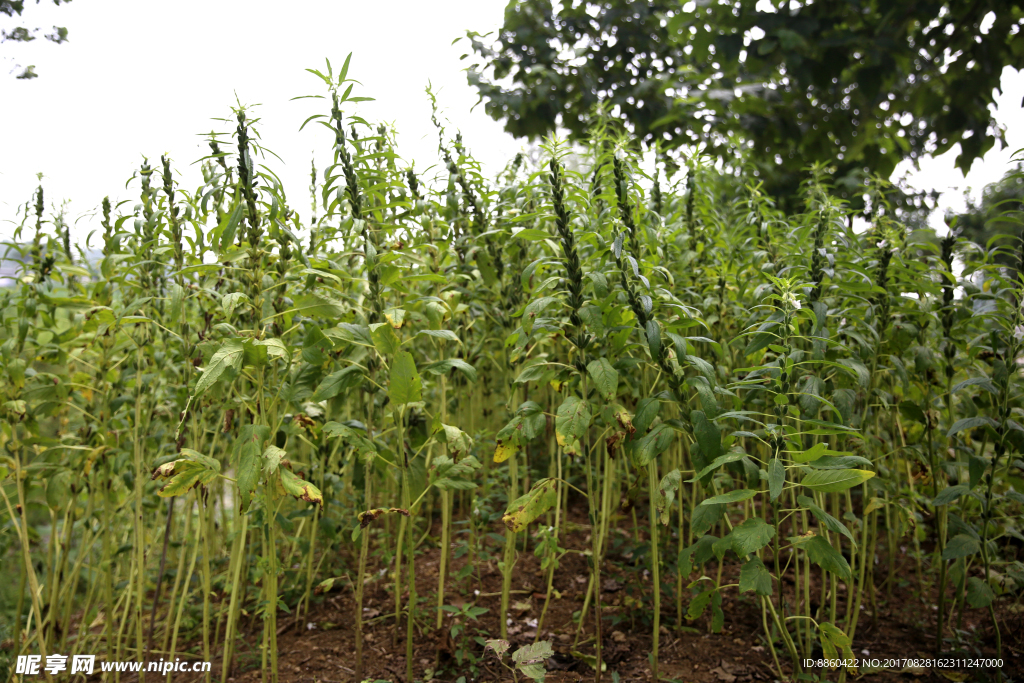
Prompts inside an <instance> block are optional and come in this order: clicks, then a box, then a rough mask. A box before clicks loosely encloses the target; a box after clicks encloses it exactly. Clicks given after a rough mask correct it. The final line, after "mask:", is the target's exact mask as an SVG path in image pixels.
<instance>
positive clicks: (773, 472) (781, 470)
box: [768, 458, 786, 502]
mask: <svg viewBox="0 0 1024 683" xmlns="http://www.w3.org/2000/svg"><path fill="white" fill-rule="evenodd" d="M785 484H786V466H785V465H783V464H782V460H781V459H779V458H772V461H771V463H770V464H769V465H768V497H769V498H770V499H771V501H772V502H775V500H776V499H777V498H778V497H779V496H781V495H782V487H783V486H784V485H785Z"/></svg>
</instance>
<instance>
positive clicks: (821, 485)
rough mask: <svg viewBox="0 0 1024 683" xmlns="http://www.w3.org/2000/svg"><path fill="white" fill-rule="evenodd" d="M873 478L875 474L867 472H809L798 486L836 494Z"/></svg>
mask: <svg viewBox="0 0 1024 683" xmlns="http://www.w3.org/2000/svg"><path fill="white" fill-rule="evenodd" d="M873 476H875V473H874V472H869V471H867V470H811V471H809V472H806V473H805V474H804V477H803V479H801V480H800V485H801V486H806V487H807V488H809V489H811V490H813V491H820V492H822V493H837V492H839V491H845V490H846V489H848V488H852V487H854V486H856V485H857V484H863V483H864V482H866V481H867V480H868V479H870V478H871V477H873Z"/></svg>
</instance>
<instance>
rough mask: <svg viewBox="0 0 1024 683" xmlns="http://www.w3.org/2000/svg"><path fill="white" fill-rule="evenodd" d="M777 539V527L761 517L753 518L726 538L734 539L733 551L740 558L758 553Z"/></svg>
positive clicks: (745, 521) (737, 527)
mask: <svg viewBox="0 0 1024 683" xmlns="http://www.w3.org/2000/svg"><path fill="white" fill-rule="evenodd" d="M774 537H775V527H773V526H771V525H769V524H767V523H766V522H765V521H764V520H763V519H761V518H760V517H751V518H750V519H747V520H744V521H743V523H742V524H739V525H737V526H735V527H733V530H732V531H731V532H730V533H729V535H728V536H727V537H726V538H729V539H732V549H733V551H734V552H735V553H736V554H737V555H738V556H740V557H746V556H747V555H749V554H751V553H756V552H757V551H758V550H760V549H761V548H763V547H765V546H766V545H768V543H770V542H771V540H772V538H774Z"/></svg>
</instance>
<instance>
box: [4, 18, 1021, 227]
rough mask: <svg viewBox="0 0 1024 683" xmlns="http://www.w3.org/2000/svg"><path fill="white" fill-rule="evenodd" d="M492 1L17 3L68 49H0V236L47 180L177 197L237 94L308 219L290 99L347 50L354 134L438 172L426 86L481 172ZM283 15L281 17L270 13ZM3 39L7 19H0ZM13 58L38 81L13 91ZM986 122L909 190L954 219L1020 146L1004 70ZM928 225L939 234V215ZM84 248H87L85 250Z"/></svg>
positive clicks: (491, 142)
mask: <svg viewBox="0 0 1024 683" xmlns="http://www.w3.org/2000/svg"><path fill="white" fill-rule="evenodd" d="M504 6H505V0H431V1H429V2H424V1H422V0H420V1H411V0H391V1H390V2H378V3H368V2H352V1H351V0H335V1H334V2H310V1H306V0H294V1H293V2H291V3H286V4H284V5H282V4H281V3H279V2H274V3H270V2H263V1H260V0H248V1H247V2H241V1H238V0H177V1H176V2H170V3H168V2H162V3H155V2H143V1H141V0H76V1H75V2H72V3H71V4H69V5H61V6H60V7H55V6H54V5H53V4H52V3H50V2H48V1H47V2H44V3H43V4H39V5H36V4H35V3H34V2H31V0H29V2H27V3H26V10H25V16H24V18H23V23H24V24H25V25H26V26H29V27H35V26H42V27H46V28H47V29H48V28H49V27H50V26H53V25H58V26H66V27H67V28H68V29H69V32H70V33H69V38H70V42H68V43H66V44H64V45H60V46H57V45H54V44H52V43H50V42H47V41H44V40H42V39H39V40H36V41H34V42H32V43H28V44H24V43H18V44H12V43H5V44H2V45H0V56H2V58H3V59H2V61H0V68H2V73H0V103H2V106H0V130H2V131H4V134H3V138H2V139H0V237H8V236H10V234H11V231H12V229H13V226H12V225H10V224H9V223H6V222H3V221H5V220H9V219H13V218H14V216H15V212H16V210H17V207H18V205H20V204H22V203H24V202H25V201H26V200H27V199H29V198H30V196H31V194H32V191H33V189H34V188H35V186H36V184H37V181H36V173H38V172H42V173H44V174H45V178H44V181H43V183H44V188H45V192H46V200H47V205H48V206H50V205H51V204H52V203H55V202H58V201H61V200H70V201H71V203H70V205H69V207H68V216H69V217H70V218H71V219H72V220H73V219H75V218H76V217H78V216H80V215H82V214H85V213H87V212H88V211H90V210H91V209H93V208H95V207H96V206H97V205H98V204H99V202H100V201H101V200H102V198H103V197H104V196H105V195H110V197H111V199H113V200H117V199H133V200H134V199H135V198H136V197H137V186H136V185H133V186H132V187H131V188H130V189H128V190H126V189H125V183H126V181H127V180H128V179H129V178H130V177H131V175H132V173H133V171H134V170H135V169H137V168H138V166H139V164H140V163H141V162H142V157H143V156H146V157H148V158H149V159H150V163H151V164H152V165H153V166H159V158H160V155H161V154H164V153H166V154H169V155H170V157H171V158H172V159H173V161H174V168H175V170H176V171H177V172H178V173H180V174H181V175H182V184H183V187H185V188H187V189H189V190H192V189H195V188H196V187H198V186H199V184H200V183H201V175H200V173H199V168H198V166H197V165H192V162H194V161H195V160H196V159H198V158H200V157H201V156H203V155H204V154H206V153H207V151H208V149H207V147H206V144H205V142H204V140H203V139H202V138H201V137H200V135H201V134H203V133H206V132H209V131H210V130H211V129H214V130H219V131H226V130H229V127H228V126H227V125H225V124H224V123H220V122H216V121H212V120H211V119H214V118H218V117H229V116H230V115H231V106H232V105H233V104H234V103H235V95H236V94H237V96H238V99H239V100H240V101H241V102H242V103H243V104H257V103H259V104H261V105H262V106H260V107H258V108H256V109H255V110H254V113H255V114H256V115H258V116H260V117H262V119H263V120H262V122H261V124H260V126H259V131H260V133H261V135H262V138H263V142H264V144H265V145H266V146H267V147H269V148H270V149H272V150H273V151H274V152H276V153H277V154H278V155H280V156H281V158H282V159H284V161H285V164H284V165H283V166H282V164H281V162H279V161H277V160H273V162H272V163H271V164H270V165H271V167H272V168H273V169H274V170H275V172H277V173H278V175H279V176H280V177H281V179H282V180H283V181H284V184H285V189H286V191H287V192H288V196H289V199H290V202H291V204H292V205H293V206H294V207H295V208H297V209H298V210H299V211H300V213H301V214H302V215H303V216H308V210H309V208H308V204H309V200H308V196H309V195H308V186H309V164H310V160H311V157H312V156H313V155H314V150H316V152H315V155H316V157H317V166H318V168H319V169H320V170H321V171H322V170H323V167H324V163H325V162H326V161H327V160H328V159H329V154H330V144H331V141H330V137H329V134H327V132H326V131H325V130H324V129H323V128H322V127H319V126H307V128H306V130H304V131H303V132H301V133H300V132H299V131H298V128H299V125H300V124H301V123H302V121H303V120H305V119H306V118H307V117H308V116H310V115H311V114H316V113H326V112H327V111H328V110H329V104H328V103H327V102H326V101H323V100H298V101H294V102H293V101H290V100H291V98H293V97H296V96H298V95H307V94H323V93H324V89H323V84H322V83H321V82H320V81H319V79H317V78H316V77H314V76H312V75H310V74H308V73H306V72H305V71H304V69H305V68H307V67H314V68H321V69H322V68H323V66H324V60H325V58H327V59H330V60H331V63H332V64H333V65H334V66H335V69H337V68H339V67H340V66H341V64H342V63H343V62H344V59H345V56H346V55H347V54H348V53H349V52H352V53H354V54H353V57H352V65H351V68H350V71H349V75H350V77H352V78H356V79H358V80H359V81H360V82H361V83H362V86H358V85H357V86H356V89H355V90H354V91H353V94H359V95H363V96H368V97H373V98H375V100H376V101H375V102H372V103H366V104H362V105H359V106H360V109H359V110H358V113H359V114H361V115H362V116H363V117H364V118H367V119H368V120H377V121H387V122H392V123H394V124H395V126H396V128H397V129H398V131H399V138H398V143H399V145H398V151H399V153H400V154H401V155H402V156H403V157H405V158H406V159H409V160H415V161H416V167H417V168H418V169H424V168H426V167H427V166H430V165H432V164H434V163H436V159H437V157H436V149H437V136H436V132H435V131H434V128H433V126H432V124H431V122H430V104H429V100H428V99H427V97H426V95H425V93H424V88H425V86H426V85H427V82H428V81H431V82H432V83H433V85H434V88H435V90H438V91H439V99H440V102H441V104H442V106H443V107H444V108H445V113H446V116H447V118H448V119H449V120H450V122H451V126H450V131H451V132H454V131H455V130H456V129H458V130H461V131H462V133H463V137H464V139H465V142H466V144H467V146H468V147H469V149H470V151H471V152H472V153H473V154H474V155H475V156H476V157H477V158H478V159H480V160H481V161H482V162H484V164H485V165H486V166H487V167H488V168H489V169H491V170H492V171H493V170H496V169H497V168H500V166H501V165H503V164H504V163H505V162H506V161H507V160H508V159H510V158H511V157H512V156H513V155H514V154H515V153H516V151H518V150H519V149H521V147H522V143H520V142H517V141H516V140H514V139H512V138H511V137H510V136H508V135H506V134H505V133H503V132H502V130H501V125H500V124H499V123H497V122H495V121H493V120H491V118H490V117H488V116H487V115H486V114H485V113H484V112H483V108H482V106H481V107H478V108H477V109H476V110H475V111H473V112H471V111H470V109H471V108H472V106H473V104H474V103H475V102H476V95H475V90H474V89H472V88H471V87H470V86H469V85H467V83H466V77H465V73H464V71H463V69H464V68H465V66H466V65H467V62H464V61H460V59H459V57H460V56H461V55H462V54H464V53H465V52H466V51H467V50H468V45H467V44H466V43H465V41H462V42H459V43H457V44H455V45H452V41H453V40H454V39H456V38H458V37H460V36H461V35H463V34H464V32H465V30H466V29H472V30H475V31H478V32H481V33H485V32H487V31H491V30H494V29H496V28H497V27H498V26H500V24H501V20H502V15H503V10H504ZM282 10H283V11H282ZM4 24H5V25H6V26H9V25H10V24H11V22H10V21H8V20H6V19H5V21H4ZM15 60H16V61H17V62H18V63H21V64H23V65H26V64H34V65H36V70H37V72H38V73H39V74H40V76H39V78H36V79H34V80H30V81H24V80H15V79H14V73H8V71H13V69H14V64H15ZM1003 90H1004V94H1003V96H1001V97H999V98H998V103H999V110H998V112H997V119H998V120H999V121H1000V122H1001V123H1002V124H1004V125H1006V126H1007V129H1008V130H1007V140H1008V143H1009V145H1008V148H1007V149H1006V150H1003V151H1001V152H1000V151H998V150H993V151H992V152H990V153H989V155H987V156H986V158H985V160H984V162H978V163H976V164H975V166H974V168H973V169H972V172H971V173H970V175H969V176H968V177H967V178H966V179H965V178H964V177H963V176H962V174H961V173H960V172H959V171H957V170H955V169H954V168H953V158H954V157H955V156H956V153H957V148H954V150H953V151H952V152H950V153H948V154H947V155H945V156H944V157H940V158H937V159H934V160H930V161H928V162H926V163H924V164H923V165H922V166H923V169H922V170H921V171H918V172H915V173H914V174H913V176H912V177H913V183H914V186H915V187H917V188H920V189H932V188H935V189H939V190H941V191H943V192H945V193H946V194H945V196H944V198H943V200H942V202H941V205H942V206H943V207H952V208H954V209H956V208H962V206H963V191H964V189H965V188H967V187H972V188H974V194H975V195H977V194H978V193H979V191H980V189H981V188H982V187H983V186H984V185H985V184H986V183H989V182H992V181H994V180H997V179H998V178H999V177H1001V176H1002V174H1003V173H1004V172H1005V171H1006V170H1007V169H1008V168H1009V158H1010V155H1011V153H1012V151H1013V150H1016V149H1019V148H1021V147H1024V125H1022V124H1024V116H1022V115H1021V100H1022V98H1024V76H1022V75H1021V74H1019V73H1017V72H1014V71H1012V70H1007V72H1005V73H1004V74H1003ZM933 223H935V224H941V220H940V215H936V216H935V217H934V221H933ZM95 227H96V223H95V222H94V221H92V220H88V219H83V220H82V221H81V222H80V223H79V224H78V225H77V226H76V229H75V230H74V234H75V235H76V236H77V237H78V238H79V239H80V240H84V238H85V235H86V234H87V232H88V231H89V230H91V229H94V228H95ZM93 244H94V245H95V244H96V238H95V237H94V238H93Z"/></svg>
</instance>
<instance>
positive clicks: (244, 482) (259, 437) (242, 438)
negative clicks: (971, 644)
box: [236, 424, 270, 512]
mask: <svg viewBox="0 0 1024 683" xmlns="http://www.w3.org/2000/svg"><path fill="white" fill-rule="evenodd" d="M269 438H270V427H267V426H265V425H251V424H250V425H244V426H243V427H242V429H241V432H240V434H239V436H238V471H237V474H238V476H237V479H236V482H237V484H238V493H239V498H240V499H241V507H240V508H239V509H240V510H242V511H243V512H244V511H245V510H246V509H248V507H249V501H250V499H251V497H252V492H253V491H255V490H256V484H257V483H258V482H259V478H260V472H261V471H262V469H263V462H262V456H263V442H264V441H266V440H267V439H269Z"/></svg>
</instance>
